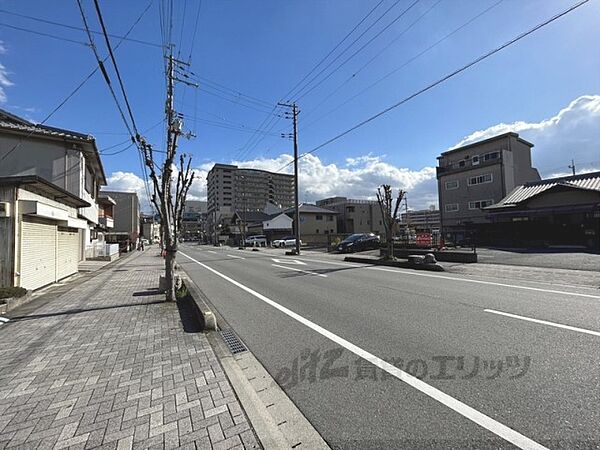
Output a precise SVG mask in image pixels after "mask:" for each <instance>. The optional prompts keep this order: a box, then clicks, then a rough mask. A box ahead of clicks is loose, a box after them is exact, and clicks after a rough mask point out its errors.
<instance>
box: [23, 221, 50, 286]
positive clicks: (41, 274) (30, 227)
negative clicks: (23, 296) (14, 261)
mask: <svg viewBox="0 0 600 450" xmlns="http://www.w3.org/2000/svg"><path fill="white" fill-rule="evenodd" d="M20 273H21V283H20V284H21V287H24V288H26V289H37V288H39V287H42V286H45V285H47V284H50V283H53V282H55V281H56V225H53V224H52V223H49V222H44V221H42V220H40V219H33V218H31V217H27V216H23V222H21V270H20Z"/></svg>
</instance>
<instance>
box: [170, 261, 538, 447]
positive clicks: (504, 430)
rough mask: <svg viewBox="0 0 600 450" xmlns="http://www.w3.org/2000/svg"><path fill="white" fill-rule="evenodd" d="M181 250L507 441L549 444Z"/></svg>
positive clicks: (529, 445) (223, 276) (227, 279)
mask: <svg viewBox="0 0 600 450" xmlns="http://www.w3.org/2000/svg"><path fill="white" fill-rule="evenodd" d="M180 253H181V254H182V255H183V256H185V257H186V258H188V259H189V260H191V261H193V262H195V263H196V264H198V265H200V266H202V267H204V268H205V269H206V270H208V271H210V272H212V273H214V274H215V275H217V276H219V277H221V278H223V279H224V280H226V281H228V282H229V283H231V284H233V285H234V286H237V287H238V288H240V289H242V290H244V291H246V292H248V293H249V294H251V295H252V296H254V297H256V298H258V299H259V300H262V301H263V302H265V303H266V304H268V305H270V306H272V307H273V308H275V309H278V310H279V311H281V312H282V313H284V314H286V315H287V316H289V317H291V318H292V319H294V320H296V321H298V322H300V323H301V324H303V325H305V326H307V327H308V328H310V329H312V330H314V331H316V332H317V333H319V334H320V335H322V336H324V337H326V338H327V339H330V340H331V341H333V342H335V343H336V344H338V345H340V346H341V347H344V348H345V349H346V350H348V351H350V352H352V353H354V354H355V355H357V356H359V357H360V358H363V359H365V360H367V361H369V362H370V363H371V364H373V365H375V366H377V367H379V368H380V369H382V370H385V371H386V372H387V373H389V374H390V375H392V376H394V377H396V378H398V379H399V380H401V381H403V382H405V383H406V384H408V385H409V386H412V387H413V388H415V389H417V390H418V391H420V392H422V393H424V394H425V395H427V396H429V397H431V398H432V399H434V400H436V401H438V402H440V403H441V404H443V405H445V406H447V407H448V408H450V409H452V410H453V411H456V412H457V413H459V414H460V415H462V416H463V417H466V418H467V419H469V420H471V421H472V422H474V423H476V424H478V425H479V426H481V427H483V428H485V429H486V430H489V431H491V432H492V433H494V434H495V435H497V436H499V437H501V438H502V439H505V440H506V441H508V442H510V443H512V444H514V445H516V446H517V447H519V448H523V449H546V447H544V446H542V445H541V444H538V443H537V442H535V441H534V440H532V439H530V438H528V437H526V436H524V435H522V434H521V433H519V432H517V431H515V430H513V429H512V428H509V427H507V426H506V425H504V424H502V423H500V422H498V421H496V420H494V419H492V418H491V417H489V416H486V415H485V414H483V413H482V412H479V411H477V410H476V409H474V408H472V407H470V406H469V405H467V404H465V403H463V402H461V401H460V400H457V399H455V398H454V397H452V396H450V395H448V394H446V393H444V392H442V391H440V390H439V389H437V388H435V387H433V386H430V385H429V384H427V383H425V382H424V381H422V380H419V379H418V378H416V377H414V376H412V375H410V374H409V373H407V372H404V371H403V370H400V369H398V368H397V367H395V366H393V365H392V364H390V363H388V362H386V361H384V360H383V359H381V358H378V357H377V356H375V355H373V354H372V353H369V352H367V351H366V350H363V349H362V348H360V347H358V346H356V345H354V344H352V343H351V342H349V341H347V340H345V339H344V338H342V337H340V336H338V335H336V334H334V333H332V332H331V331H329V330H326V329H325V328H323V327H321V326H319V325H317V324H316V323H313V322H311V321H310V320H308V319H306V318H304V317H303V316H301V315H300V314H296V313H295V312H294V311H292V310H290V309H288V308H286V307H285V306H282V305H280V304H279V303H277V302H275V301H273V300H271V299H270V298H268V297H265V296H264V295H262V294H260V293H258V292H256V291H254V290H252V289H251V288H249V287H247V286H245V285H243V284H242V283H240V282H238V281H236V280H234V279H233V278H230V277H228V276H227V275H224V274H222V273H221V272H219V271H217V270H215V269H213V268H212V267H209V266H207V265H206V264H203V263H201V262H200V261H198V260H196V259H194V258H192V257H191V256H188V255H186V254H185V253H182V252H180Z"/></svg>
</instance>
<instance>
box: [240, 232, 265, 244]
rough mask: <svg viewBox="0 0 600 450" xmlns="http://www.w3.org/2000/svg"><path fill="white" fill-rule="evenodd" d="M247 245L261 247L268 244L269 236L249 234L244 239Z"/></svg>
mask: <svg viewBox="0 0 600 450" xmlns="http://www.w3.org/2000/svg"><path fill="white" fill-rule="evenodd" d="M244 242H245V243H246V246H247V247H261V246H266V245H267V237H266V236H265V235H262V234H259V235H256V236H248V237H247V238H246V240H245V241H244Z"/></svg>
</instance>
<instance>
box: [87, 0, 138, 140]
mask: <svg viewBox="0 0 600 450" xmlns="http://www.w3.org/2000/svg"><path fill="white" fill-rule="evenodd" d="M94 7H95V8H96V14H97V15H98V21H99V22H100V27H101V28H102V34H103V35H104V41H105V42H106V48H107V49H108V54H109V55H110V60H111V61H112V64H113V67H114V69H115V73H116V74H117V80H118V81H119V86H120V88H121V94H123V99H124V100H125V105H126V106H127V112H128V113H129V118H130V119H131V124H132V125H133V131H135V137H136V139H137V138H139V132H138V128H137V125H136V123H135V118H134V117H133V112H132V111H131V104H130V103H129V99H128V98H127V92H125V85H124V84H123V78H122V77H121V71H120V70H119V65H118V64H117V60H116V58H115V54H114V53H113V49H112V45H111V44H110V39H109V38H108V32H107V31H106V25H105V24H104V18H103V17H102V11H100V5H99V4H98V0H94Z"/></svg>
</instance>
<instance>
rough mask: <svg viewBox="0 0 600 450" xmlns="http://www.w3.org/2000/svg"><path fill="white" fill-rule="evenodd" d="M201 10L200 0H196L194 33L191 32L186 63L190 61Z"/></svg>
mask: <svg viewBox="0 0 600 450" xmlns="http://www.w3.org/2000/svg"><path fill="white" fill-rule="evenodd" d="M201 11H202V0H200V1H199V2H198V12H197V13H196V23H195V25H194V33H193V34H192V44H191V46H190V54H189V56H188V64H189V63H190V62H191V61H192V52H193V51H194V44H195V43H196V32H197V31H198V22H199V20H200V12H201Z"/></svg>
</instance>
